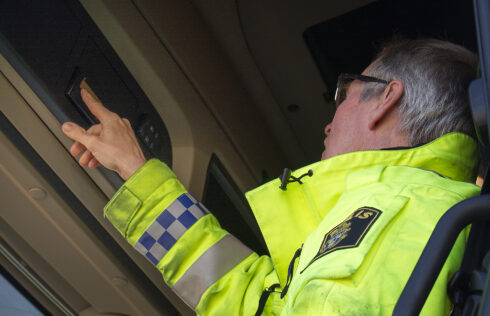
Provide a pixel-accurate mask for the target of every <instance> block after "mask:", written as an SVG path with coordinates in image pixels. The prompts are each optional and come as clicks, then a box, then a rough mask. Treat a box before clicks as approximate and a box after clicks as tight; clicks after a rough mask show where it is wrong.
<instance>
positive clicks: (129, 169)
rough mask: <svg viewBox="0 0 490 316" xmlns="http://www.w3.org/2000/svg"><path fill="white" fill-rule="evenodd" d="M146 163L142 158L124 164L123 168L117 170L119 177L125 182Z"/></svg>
mask: <svg viewBox="0 0 490 316" xmlns="http://www.w3.org/2000/svg"><path fill="white" fill-rule="evenodd" d="M145 163H146V159H145V158H144V157H142V158H139V159H135V160H133V161H132V162H131V163H128V164H126V165H125V166H124V167H123V168H121V169H119V172H118V173H119V176H120V177H121V178H122V179H123V180H124V181H127V180H128V179H129V178H131V176H132V175H133V174H134V173H135V172H136V171H138V169H139V168H141V167H142V166H143V165H144V164H145Z"/></svg>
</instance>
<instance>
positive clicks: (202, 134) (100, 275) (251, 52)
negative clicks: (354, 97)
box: [0, 0, 490, 316]
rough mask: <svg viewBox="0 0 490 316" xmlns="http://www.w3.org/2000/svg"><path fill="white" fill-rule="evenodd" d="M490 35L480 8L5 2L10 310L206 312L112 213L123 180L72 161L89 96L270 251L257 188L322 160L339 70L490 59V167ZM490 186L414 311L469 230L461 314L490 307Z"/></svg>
mask: <svg viewBox="0 0 490 316" xmlns="http://www.w3.org/2000/svg"><path fill="white" fill-rule="evenodd" d="M489 32H490V9H489V5H488V3H485V1H479V0H475V1H474V2H473V1H470V0H468V1H467V0H464V1H461V0H446V1H441V0H434V1H426V0H424V1H423V0H411V1H407V0H392V1H388V0H378V1H373V0H343V1H338V0H335V1H318V0H304V1H278V0H272V1H257V0H249V1H244V0H215V1H205V0H161V1H155V0H101V1H92V0H66V1H65V0H45V1H33V0H17V1H7V0H0V201H1V202H2V206H1V212H0V273H1V277H0V289H2V290H1V291H0V314H5V315H32V314H34V315H82V316H90V315H94V316H95V315H192V314H193V311H192V310H190V309H189V307H187V306H186V305H185V304H184V303H183V302H182V301H181V299H180V298H179V297H177V296H176V294H174V293H173V292H172V291H171V290H170V289H169V288H168V286H166V285H165V283H164V282H163V280H162V278H161V275H160V273H159V272H158V271H157V270H156V269H154V267H153V265H151V264H150V263H149V262H147V261H146V259H145V258H144V257H142V256H140V255H139V253H137V252H136V251H135V250H134V249H133V248H132V247H131V246H130V245H128V244H127V243H126V241H125V240H124V239H123V237H122V236H121V235H120V234H119V232H118V231H117V230H116V229H115V228H114V227H112V225H111V224H110V223H109V221H108V220H107V219H105V218H104V216H103V211H102V210H103V208H104V205H105V204H106V203H107V202H108V201H109V199H110V198H111V197H112V196H113V195H114V193H115V192H116V191H117V189H118V188H119V187H120V186H121V185H122V183H123V181H122V179H121V178H119V176H118V175H117V174H115V173H114V172H111V171H109V170H107V169H104V168H97V169H88V168H82V167H80V166H79V165H78V163H77V161H76V160H75V159H74V158H73V157H72V156H71V155H70V153H69V148H70V146H71V144H72V141H71V140H69V139H68V138H67V137H66V136H65V135H64V134H63V133H62V132H61V129H60V126H61V124H62V123H64V122H67V121H74V122H76V123H78V124H80V125H82V126H84V127H89V126H90V125H92V124H94V123H95V122H96V119H95V118H94V117H93V116H92V115H91V114H90V112H89V111H88V109H87V108H86V107H85V105H84V104H83V102H82V100H81V98H80V90H81V89H82V88H85V89H87V90H89V91H90V93H91V94H92V95H93V96H94V97H96V98H98V99H99V100H101V101H102V102H103V103H104V104H105V105H106V106H107V107H108V108H109V109H110V110H112V111H114V112H116V113H118V114H119V115H120V116H122V117H126V118H128V119H129V121H130V122H131V125H132V127H133V129H134V130H135V132H136V136H137V138H138V141H139V142H140V145H141V147H142V148H143V151H144V153H145V156H146V157H147V158H157V159H160V160H162V161H164V162H165V163H167V164H168V165H169V166H171V167H172V169H173V170H174V172H175V173H176V175H177V176H178V178H179V179H180V180H181V182H182V183H183V184H184V185H185V186H186V187H187V188H188V190H189V191H190V192H191V193H192V194H193V195H195V196H196V197H198V198H200V199H201V201H202V202H203V204H205V205H206V206H207V207H208V209H209V210H210V211H211V212H212V213H213V214H214V215H215V216H216V217H217V218H218V220H219V221H220V223H221V224H222V226H223V227H224V228H225V229H227V230H228V231H230V232H231V233H233V234H234V235H235V236H237V237H238V238H239V239H240V240H242V241H243V242H244V243H245V244H246V245H247V246H248V247H250V248H252V249H254V250H255V251H257V252H258V253H260V254H266V253H267V247H266V246H265V243H264V240H263V238H262V236H261V233H260V231H259V229H258V226H257V223H256V221H255V219H254V217H253V215H252V213H251V210H250V208H249V207H248V205H247V203H246V201H245V198H244V196H243V193H244V192H246V191H248V190H250V189H253V188H255V187H257V186H259V185H261V184H263V183H265V182H267V181H269V180H271V179H274V178H277V177H279V176H280V175H281V172H282V171H283V169H284V168H289V169H296V168H299V167H301V166H304V165H307V164H310V163H313V162H315V161H318V160H319V159H320V156H321V152H322V151H323V139H324V137H325V135H324V127H325V125H326V124H327V123H328V122H330V121H331V119H332V118H333V115H334V113H335V102H334V100H333V95H334V92H335V86H336V80H337V76H338V75H339V74H340V73H341V72H349V73H361V72H362V71H363V69H364V68H366V67H367V66H368V65H369V63H370V61H371V60H372V58H373V57H374V55H375V54H376V51H377V49H378V48H379V47H380V46H381V45H382V43H384V42H386V41H388V40H390V39H392V38H393V37H406V38H417V37H434V38H438V39H443V40H449V41H452V42H455V43H458V44H460V45H463V46H465V47H466V48H468V49H470V50H472V51H474V52H475V53H478V54H479V55H480V60H481V75H482V76H481V78H479V79H478V80H477V81H475V83H474V84H472V87H471V89H472V90H470V95H471V105H472V110H473V115H474V118H475V125H476V127H477V130H478V134H479V137H480V141H481V146H482V150H481V152H482V165H483V170H484V173H485V172H486V170H487V169H488V168H487V167H488V162H489V161H490V159H489V157H490V156H489V157H487V156H485V155H484V154H487V153H489V152H490V151H488V149H487V146H488V139H489V137H488V135H489V130H488V121H489V119H490V118H489V115H490V111H489V110H488V100H490V95H489V91H490V89H489V87H490V86H489V85H488V83H487V82H489V81H488V80H489V79H488V78H487V76H489V74H490V66H489V65H490V62H489V61H488V58H489V57H490V50H489V48H490V33H489ZM488 185H489V184H488V183H486V182H485V183H484V184H483V190H482V196H480V197H477V198H475V199H477V200H472V201H464V202H463V203H466V202H468V203H466V204H467V205H462V206H461V205H458V206H455V207H454V208H453V209H456V211H453V209H451V210H450V211H448V214H450V215H449V216H448V219H444V221H443V220H442V219H441V222H442V224H441V225H438V227H437V228H436V231H435V232H434V234H435V235H436V236H435V237H434V238H431V240H430V241H429V244H428V246H427V248H426V251H424V254H423V255H422V257H421V261H420V262H419V263H420V264H419V265H417V267H416V268H415V270H414V274H413V275H412V278H411V279H410V281H409V283H408V284H407V288H406V289H405V291H404V293H403V294H402V296H401V299H400V301H399V305H397V308H395V314H396V315H415V314H418V312H419V311H420V308H421V306H422V305H423V302H424V301H425V297H426V296H427V294H428V291H429V290H430V288H431V287H432V284H433V281H434V280H435V277H437V273H438V269H440V267H441V266H442V264H440V262H444V259H445V256H447V251H448V250H447V249H445V248H444V247H446V248H447V247H450V246H451V245H449V246H447V244H449V243H446V246H445V245H441V244H438V243H437V241H441V240H450V239H451V238H452V236H454V235H456V236H457V234H459V232H460V230H461V229H462V228H464V227H465V226H467V225H469V224H472V231H471V233H470V237H469V242H468V250H467V252H466V254H465V259H464V260H463V266H462V270H461V272H460V273H459V275H460V276H459V277H457V278H455V279H454V280H455V281H454V282H453V283H454V284H452V285H451V286H450V292H451V299H452V300H453V302H454V303H455V304H456V308H455V310H454V315H490V291H488V284H489V278H488V275H487V273H486V271H488V267H489V265H490V256H486V257H485V255H486V254H487V252H488V251H489V250H490V249H489V245H490V240H489V233H488V231H489V229H490V225H489V218H490V211H489V208H488V206H489V205H490V204H489V203H490V201H488V199H487V198H486V196H485V194H483V193H486V192H488V189H485V188H486V186H488ZM472 209H476V210H475V211H472ZM451 214H463V215H454V216H453V215H451ZM454 238H455V237H454ZM434 249H440V251H434ZM446 250H447V251H446ZM449 250H450V248H449ZM467 258H469V259H467ZM431 282H432V283H431ZM1 293H4V294H1ZM5 293H6V294H5ZM424 295H425V296H424ZM417 308H418V309H417ZM458 313H459V314H458Z"/></svg>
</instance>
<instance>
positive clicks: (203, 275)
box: [172, 235, 252, 309]
mask: <svg viewBox="0 0 490 316" xmlns="http://www.w3.org/2000/svg"><path fill="white" fill-rule="evenodd" d="M251 254H252V250H250V249H249V248H247V247H246V246H245V245H244V244H242V243H241V242H240V241H239V240H238V239H236V238H235V237H233V236H232V235H226V236H224V237H223V238H221V239H220V240H219V241H218V242H217V243H215V244H214V245H213V246H211V247H210V248H209V249H208V250H206V251H205V252H204V253H203V254H202V255H201V256H200V257H199V258H198V259H197V260H196V261H195V262H194V263H193V264H192V265H191V267H190V268H189V269H188V270H187V271H186V272H185V273H184V275H183V276H182V277H181V278H180V279H179V281H177V283H175V284H174V286H173V287H172V289H173V290H174V291H175V292H176V293H177V295H179V296H180V298H182V299H183V300H184V302H186V303H187V305H189V306H190V307H191V308H192V309H195V308H196V306H197V304H198V303H199V301H200V299H201V296H202V295H203V294H204V292H205V291H206V290H207V289H208V288H209V287H210V286H211V285H212V284H214V283H216V281H218V280H219V279H220V278H221V277H222V276H224V275H225V274H226V273H228V272H229V271H230V270H231V269H233V268H234V267H235V266H236V265H237V264H239V263H240V262H242V261H243V260H245V259H246V258H247V257H248V256H250V255H251Z"/></svg>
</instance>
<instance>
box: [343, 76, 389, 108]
mask: <svg viewBox="0 0 490 316" xmlns="http://www.w3.org/2000/svg"><path fill="white" fill-rule="evenodd" d="M354 80H360V81H363V82H377V83H384V84H389V83H390V82H389V81H386V80H383V79H378V78H374V77H369V76H363V75H356V74H345V73H341V74H340V75H339V78H338V79H337V89H336V90H335V105H336V106H337V107H339V105H340V104H341V103H342V102H344V100H345V98H346V97H347V89H348V88H349V85H350V83H351V82H352V81H354Z"/></svg>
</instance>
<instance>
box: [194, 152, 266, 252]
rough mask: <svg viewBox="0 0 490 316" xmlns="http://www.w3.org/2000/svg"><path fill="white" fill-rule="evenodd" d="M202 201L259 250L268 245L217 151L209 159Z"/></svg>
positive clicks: (245, 240) (232, 231)
mask: <svg viewBox="0 0 490 316" xmlns="http://www.w3.org/2000/svg"><path fill="white" fill-rule="evenodd" d="M202 203H203V204H204V205H206V207H207V208H208V210H209V211H210V212H211V213H213V215H214V216H215V217H216V218H217V219H218V221H219V222H220V224H221V226H222V227H223V228H224V229H226V230H227V231H228V232H230V233H231V234H233V235H234V236H236V237H237V238H238V239H240V240H241V241H242V242H243V243H244V244H245V245H247V246H248V247H249V248H251V249H253V250H254V251H256V252H257V253H258V254H261V255H262V254H266V253H267V247H266V246H265V242H264V239H263V237H262V234H261V233H260V230H259V226H258V224H257V221H256V220H255V218H254V216H253V214H252V210H251V209H250V207H249V205H248V203H247V201H246V199H245V196H244V195H243V193H242V192H241V191H240V190H239V189H238V186H237V185H236V184H235V182H234V181H233V179H232V178H231V176H230V175H229V174H228V172H227V171H226V170H225V168H224V166H223V165H222V164H221V162H220V161H219V159H218V157H217V156H216V155H213V156H212V157H211V161H210V162H209V167H208V172H207V176H206V183H205V186H204V194H203V197H202Z"/></svg>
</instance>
